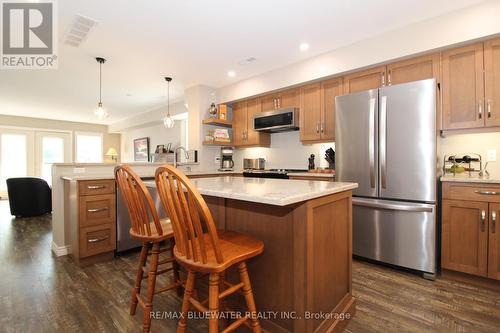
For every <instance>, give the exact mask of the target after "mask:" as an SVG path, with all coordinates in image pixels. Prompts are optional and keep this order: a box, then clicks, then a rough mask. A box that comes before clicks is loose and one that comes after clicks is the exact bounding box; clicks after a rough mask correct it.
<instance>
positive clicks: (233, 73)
mask: <svg viewBox="0 0 500 333" xmlns="http://www.w3.org/2000/svg"><path fill="white" fill-rule="evenodd" d="M235 75H236V73H235V72H234V71H229V72H227V76H229V77H234V76H235Z"/></svg>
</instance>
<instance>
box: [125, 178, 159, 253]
mask: <svg viewBox="0 0 500 333" xmlns="http://www.w3.org/2000/svg"><path fill="white" fill-rule="evenodd" d="M148 190H149V193H150V194H151V197H152V198H153V201H154V202H155V206H156V210H157V211H158V214H159V215H160V218H165V217H166V216H167V214H166V213H165V211H164V209H163V206H162V203H161V200H160V197H159V196H158V192H157V191H156V187H148ZM151 220H153V219H152V218H151ZM129 231H130V215H129V214H128V209H127V205H126V203H125V201H124V200H123V197H122V193H121V191H120V189H119V188H118V187H117V188H116V238H117V239H116V252H117V253H120V252H123V251H126V250H130V249H133V248H137V247H141V246H142V243H141V242H139V241H136V240H133V239H132V238H131V237H130V233H129Z"/></svg>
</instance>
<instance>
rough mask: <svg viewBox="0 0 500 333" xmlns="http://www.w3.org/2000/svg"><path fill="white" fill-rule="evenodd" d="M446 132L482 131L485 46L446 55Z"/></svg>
mask: <svg viewBox="0 0 500 333" xmlns="http://www.w3.org/2000/svg"><path fill="white" fill-rule="evenodd" d="M442 60H443V64H442V66H443V80H442V82H443V86H442V90H443V129H444V130H449V129H464V128H475V127H483V126H484V124H485V122H484V117H485V116H484V78H483V70H484V64H483V44H482V43H481V44H474V45H469V46H465V47H461V48H458V49H453V50H449V51H446V52H443V54H442Z"/></svg>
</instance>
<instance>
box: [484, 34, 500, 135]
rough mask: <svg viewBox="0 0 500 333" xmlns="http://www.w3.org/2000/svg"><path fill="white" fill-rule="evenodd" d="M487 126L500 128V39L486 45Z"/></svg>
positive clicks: (485, 87)
mask: <svg viewBox="0 0 500 333" xmlns="http://www.w3.org/2000/svg"><path fill="white" fill-rule="evenodd" d="M484 89H485V91H484V94H485V103H486V105H485V107H486V109H485V110H486V117H485V122H486V123H485V124H486V126H500V38H497V39H493V40H490V41H487V42H486V43H484Z"/></svg>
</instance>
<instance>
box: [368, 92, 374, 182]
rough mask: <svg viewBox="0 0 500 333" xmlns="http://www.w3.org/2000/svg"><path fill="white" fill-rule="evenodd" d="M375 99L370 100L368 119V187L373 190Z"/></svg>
mask: <svg viewBox="0 0 500 333" xmlns="http://www.w3.org/2000/svg"><path fill="white" fill-rule="evenodd" d="M375 102H376V100H375V98H370V119H369V124H368V141H369V142H368V155H369V160H370V186H371V188H375Z"/></svg>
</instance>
